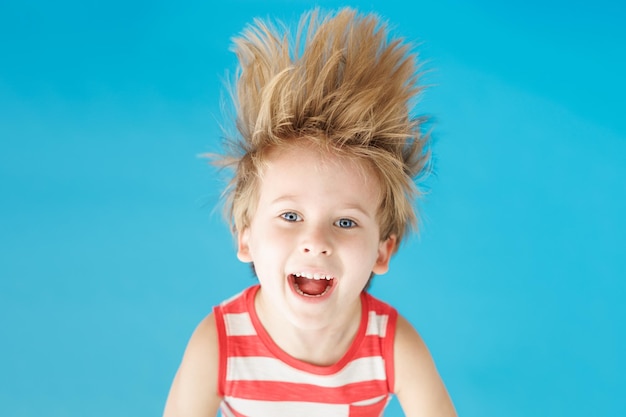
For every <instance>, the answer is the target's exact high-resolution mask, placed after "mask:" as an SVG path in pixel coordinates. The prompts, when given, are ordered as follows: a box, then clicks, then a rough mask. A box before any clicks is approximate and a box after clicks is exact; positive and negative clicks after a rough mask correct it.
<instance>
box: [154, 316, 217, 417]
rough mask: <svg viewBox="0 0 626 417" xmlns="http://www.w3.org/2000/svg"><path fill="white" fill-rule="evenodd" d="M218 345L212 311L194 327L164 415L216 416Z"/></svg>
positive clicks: (184, 416) (185, 416) (174, 416)
mask: <svg viewBox="0 0 626 417" xmlns="http://www.w3.org/2000/svg"><path fill="white" fill-rule="evenodd" d="M218 363H219V348H218V340H217V330H216V326H215V318H214V316H213V313H211V314H209V315H208V316H207V317H206V318H205V319H204V320H202V322H200V324H199V325H198V327H197V328H196V330H195V332H194V333H193V335H192V336H191V339H190V340H189V344H188V345H187V349H186V350H185V355H184V356H183V360H182V362H181V364H180V367H179V368H178V372H176V376H175V377H174V382H172V387H171V388H170V393H169V396H168V398H167V403H166V404H165V411H164V412H163V417H215V416H216V415H217V411H218V408H219V405H220V401H221V398H220V397H219V395H218V393H217V378H218V377H217V375H218V367H219V366H218Z"/></svg>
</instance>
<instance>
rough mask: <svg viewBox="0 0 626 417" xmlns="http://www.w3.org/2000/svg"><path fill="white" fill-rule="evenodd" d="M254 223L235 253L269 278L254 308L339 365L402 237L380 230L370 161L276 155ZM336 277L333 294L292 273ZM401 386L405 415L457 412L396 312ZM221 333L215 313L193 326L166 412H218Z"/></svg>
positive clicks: (282, 332)
mask: <svg viewBox="0 0 626 417" xmlns="http://www.w3.org/2000/svg"><path fill="white" fill-rule="evenodd" d="M258 198H259V200H258V205H257V209H256V211H255V213H254V214H253V217H252V219H251V221H250V226H249V227H247V228H245V229H243V230H241V231H240V232H239V234H238V252H237V256H238V258H239V259H240V260H241V261H242V262H254V266H255V271H256V274H257V276H258V279H259V282H260V284H261V289H260V290H259V291H258V292H257V296H256V299H255V308H256V310H257V314H258V316H259V319H260V321H261V323H262V324H263V326H264V327H265V329H266V330H267V332H268V333H269V334H270V336H271V337H272V339H273V340H274V342H275V343H276V344H277V345H278V346H279V347H280V348H281V349H283V350H284V351H285V352H286V353H288V354H289V355H291V356H293V357H295V358H297V359H300V360H302V361H305V362H309V363H312V364H316V365H331V364H333V363H336V362H337V361H338V360H339V359H341V358H342V357H343V355H344V354H345V352H346V351H347V350H348V348H349V346H350V344H351V342H352V340H353V339H354V337H355V335H356V331H357V328H358V325H359V321H360V311H361V305H360V293H361V292H362V291H363V288H364V287H365V285H366V284H367V281H368V279H369V277H370V274H371V272H374V273H375V274H384V273H385V272H387V270H388V269H389V261H390V259H391V256H392V254H393V251H394V248H395V243H396V242H395V237H394V236H390V237H388V238H386V239H382V238H381V236H380V233H379V225H378V221H377V211H378V207H379V201H380V184H379V183H378V182H377V179H376V176H375V175H373V173H372V172H371V171H370V168H369V167H368V166H366V165H364V164H363V163H362V162H358V161H356V160H350V159H347V158H345V157H339V156H336V155H332V154H329V153H326V152H323V151H320V150H318V149H315V148H312V147H311V146H307V145H292V146H289V147H287V148H286V149H281V150H280V151H278V150H274V151H272V152H271V153H270V155H269V157H268V164H267V167H266V169H265V170H264V172H263V176H262V181H261V185H260V189H259V197H258ZM297 272H299V273H311V274H314V273H317V274H323V275H329V276H332V277H333V285H332V290H331V292H329V294H328V295H327V296H325V297H321V298H319V299H318V298H307V297H303V296H301V295H299V294H297V292H295V291H294V289H293V285H292V280H291V279H290V278H289V276H290V274H294V273H297ZM394 354H395V374H396V375H395V376H396V378H395V391H396V392H395V393H396V394H397V396H398V399H399V401H400V403H401V405H402V408H403V410H404V412H405V414H406V415H407V416H418V415H419V416H426V417H428V416H455V415H456V413H455V411H454V408H453V406H452V403H451V401H450V399H449V397H448V394H447V392H446V389H445V387H444V385H443V383H442V382H441V379H440V377H439V375H438V373H437V370H436V368H435V366H434V364H433V361H432V359H431V356H430V353H429V352H428V350H427V348H426V346H425V345H424V343H423V341H422V339H421V338H420V337H419V335H418V334H417V332H416V331H415V330H414V329H413V327H412V326H411V325H410V324H409V323H408V322H407V321H406V320H405V319H404V318H402V317H399V318H398V324H397V330H396V338H395V341H394ZM217 360H218V351H217V335H216V329H215V323H214V318H213V316H212V315H209V316H208V317H207V318H205V319H204V320H203V321H202V322H201V323H200V325H199V326H198V328H197V329H196V331H195V332H194V334H193V336H192V337H191V340H190V342H189V345H188V347H187V350H186V352H185V355H184V357H183V361H182V363H181V366H180V368H179V370H178V372H177V374H176V377H175V378H174V382H173V384H172V388H171V391H170V395H169V398H168V401H167V404H166V408H165V413H164V416H165V417H172V416H177V417H199V416H215V415H216V413H217V410H218V407H219V402H220V398H219V397H218V395H217V394H212V393H216V391H217V370H218V366H217Z"/></svg>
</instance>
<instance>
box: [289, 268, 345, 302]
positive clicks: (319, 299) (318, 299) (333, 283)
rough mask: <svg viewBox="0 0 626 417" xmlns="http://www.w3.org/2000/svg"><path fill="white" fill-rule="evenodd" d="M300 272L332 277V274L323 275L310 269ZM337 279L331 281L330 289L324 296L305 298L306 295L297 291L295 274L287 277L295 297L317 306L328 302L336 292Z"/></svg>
mask: <svg viewBox="0 0 626 417" xmlns="http://www.w3.org/2000/svg"><path fill="white" fill-rule="evenodd" d="M299 272H306V273H310V274H315V273H317V274H320V275H331V274H326V273H323V272H312V270H310V269H305V270H302V271H299ZM331 276H333V277H334V275H331ZM335 279H336V278H333V279H331V280H330V283H329V288H328V289H327V290H326V292H325V293H324V294H323V295H320V296H305V295H301V294H299V293H298V291H297V290H296V287H295V285H296V284H295V275H294V273H291V274H288V275H287V281H289V288H291V292H292V293H293V295H294V296H295V297H296V298H297V299H298V300H300V301H303V302H306V303H311V304H317V303H321V302H324V301H325V300H327V299H328V298H329V297H330V296H331V295H332V293H333V292H334V290H335V287H336V286H337V284H336V281H335Z"/></svg>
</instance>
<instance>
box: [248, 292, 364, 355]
mask: <svg viewBox="0 0 626 417" xmlns="http://www.w3.org/2000/svg"><path fill="white" fill-rule="evenodd" d="M255 309H256V313H257V316H258V317H259V320H260V321H261V324H262V325H263V327H264V328H265V331H266V332H267V333H268V334H269V336H270V337H271V338H272V340H273V341H274V343H276V345H277V346H278V347H279V348H281V349H282V350H283V351H284V352H285V353H287V354H288V355H290V356H292V357H294V358H296V359H298V360H301V361H303V362H307V363H310V364H313V365H318V366H330V365H333V364H335V363H337V362H338V361H339V360H340V359H341V358H342V357H343V356H344V355H345V354H346V352H347V351H348V349H349V348H350V346H351V345H352V342H353V341H354V338H355V337H356V335H357V332H358V329H359V326H360V323H361V302H360V300H359V302H358V303H356V305H355V306H353V308H350V309H347V310H346V314H344V315H343V317H338V318H337V320H335V321H334V322H333V324H332V325H328V326H326V327H321V328H316V329H302V328H300V327H298V326H296V325H294V324H293V323H292V322H290V321H289V320H287V319H285V317H284V315H282V314H280V313H279V312H276V311H275V310H274V309H272V308H267V306H266V305H265V303H264V302H263V300H262V299H261V297H259V294H258V293H257V297H256V300H255Z"/></svg>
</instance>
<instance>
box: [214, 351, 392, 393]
mask: <svg viewBox="0 0 626 417" xmlns="http://www.w3.org/2000/svg"><path fill="white" fill-rule="evenodd" d="M226 369H227V372H226V380H228V381H237V380H240V381H275V382H290V383H295V384H311V385H317V386H320V387H326V388H336V387H341V386H343V385H346V384H351V383H355V382H363V381H373V380H379V381H384V380H385V379H386V375H385V360H384V359H383V358H382V357H380V356H370V357H365V358H359V359H355V360H353V361H352V362H350V363H348V365H346V366H345V367H344V368H343V369H341V370H340V371H339V372H337V373H336V374H332V375H316V374H311V373H308V372H304V371H301V370H298V369H295V368H292V367H291V366H289V365H287V364H286V363H284V362H282V361H280V360H278V359H276V358H267V357H257V356H245V357H243V356H242V357H237V356H236V357H230V358H228V365H227V367H226Z"/></svg>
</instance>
